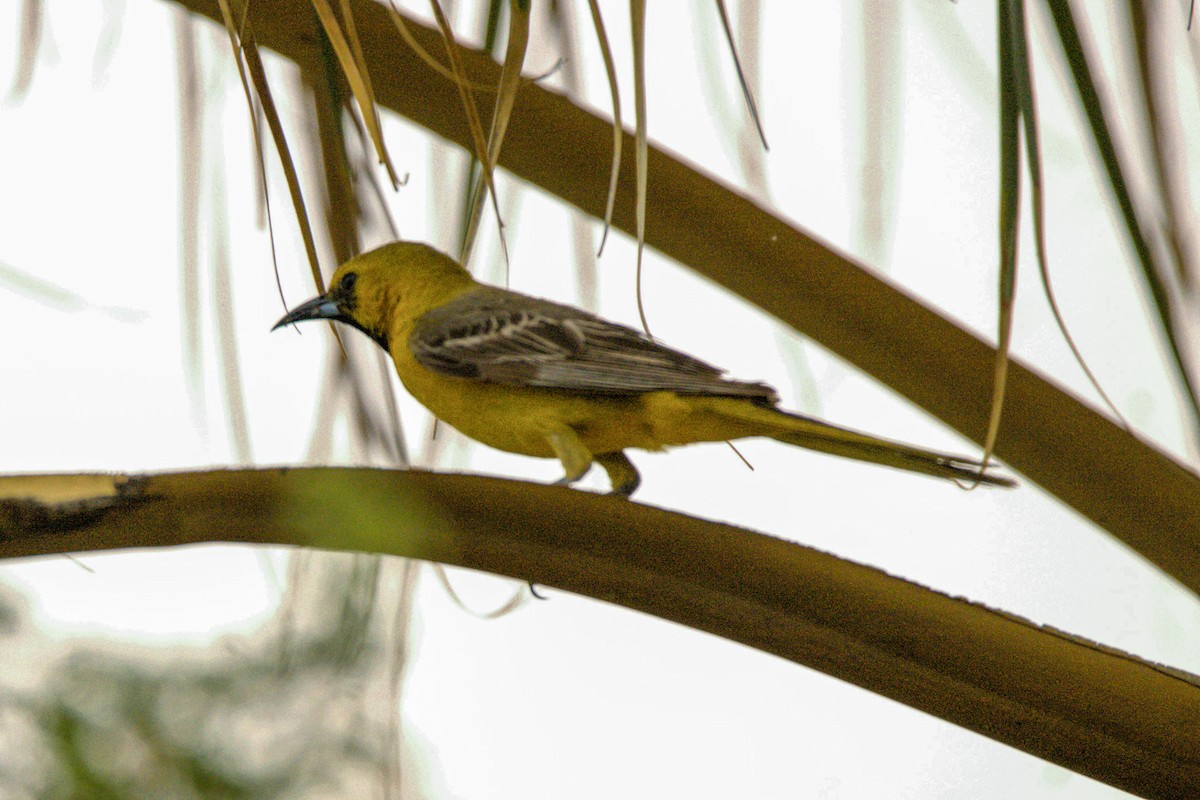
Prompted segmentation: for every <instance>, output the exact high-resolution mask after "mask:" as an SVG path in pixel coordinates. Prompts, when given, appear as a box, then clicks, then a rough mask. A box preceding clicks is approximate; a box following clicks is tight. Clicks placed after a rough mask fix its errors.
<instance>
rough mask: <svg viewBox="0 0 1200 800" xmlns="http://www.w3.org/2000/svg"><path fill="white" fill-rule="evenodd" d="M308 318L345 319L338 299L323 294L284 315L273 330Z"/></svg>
mask: <svg viewBox="0 0 1200 800" xmlns="http://www.w3.org/2000/svg"><path fill="white" fill-rule="evenodd" d="M308 319H344V317H343V315H342V312H341V311H340V310H338V304H337V301H336V300H333V299H330V297H329V295H327V294H323V295H320V296H318V297H314V298H313V299H312V300H309V301H307V302H304V303H301V304H300V305H298V306H296V307H295V308H293V309H292V310H291V311H289V312H288V313H287V314H285V315H284V316H283V319H281V320H279V322H276V323H275V325H274V327H272V328H271V330H273V331H274V330H278V329H279V328H282V327H283V326H284V325H291V324H293V323H296V322H303V321H305V320H308Z"/></svg>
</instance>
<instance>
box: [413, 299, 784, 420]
mask: <svg viewBox="0 0 1200 800" xmlns="http://www.w3.org/2000/svg"><path fill="white" fill-rule="evenodd" d="M408 344H409V347H410V348H411V349H412V353H413V355H414V356H415V357H416V359H417V361H419V362H420V363H421V364H423V365H424V366H426V367H428V368H429V369H431V370H434V371H435V372H440V373H443V374H446V375H455V376H458V377H464V378H475V379H477V380H483V381H490V382H493V383H505V384H511V385H518V386H540V387H547V388H553V389H568V390H576V391H585V392H593V393H598V394H618V395H620V394H638V393H641V392H653V391H660V390H671V391H675V392H679V393H680V394H697V395H716V396H728V397H749V398H755V399H760V400H763V401H765V402H768V403H774V402H775V401H776V400H777V395H776V393H775V390H774V389H772V388H771V387H770V386H767V385H766V384H762V383H746V382H741V381H732V380H729V379H727V378H724V377H723V371H722V370H720V369H717V368H716V367H713V366H711V365H709V364H706V363H704V362H703V361H700V360H699V359H696V358H692V357H691V356H689V355H687V354H685V353H681V352H679V351H678V350H672V349H671V348H669V347H664V346H663V345H661V344H658V343H657V342H655V341H653V340H651V339H649V338H647V337H645V336H643V335H642V334H641V333H639V332H638V331H635V330H633V329H632V328H627V327H625V326H623V325H617V324H615V323H612V322H608V321H606V320H603V319H601V318H600V317H597V316H595V315H593V314H589V313H587V312H586V311H581V310H580V309H577V308H572V307H570V306H564V305H559V304H558V303H551V302H550V301H548V300H540V299H537V298H534V297H528V296H525V295H521V294H517V293H515V292H508V291H504V290H502V289H496V288H493V287H486V286H483V287H478V288H475V289H472V290H471V291H469V292H466V293H465V294H463V295H460V296H459V297H457V298H456V299H454V300H452V301H450V302H449V303H446V304H444V305H442V306H439V307H438V308H435V309H433V310H431V311H429V312H427V313H426V314H425V315H423V316H422V317H421V318H420V319H419V320H418V321H417V324H416V328H415V329H414V331H413V333H412V335H411V336H410V337H409V341H408Z"/></svg>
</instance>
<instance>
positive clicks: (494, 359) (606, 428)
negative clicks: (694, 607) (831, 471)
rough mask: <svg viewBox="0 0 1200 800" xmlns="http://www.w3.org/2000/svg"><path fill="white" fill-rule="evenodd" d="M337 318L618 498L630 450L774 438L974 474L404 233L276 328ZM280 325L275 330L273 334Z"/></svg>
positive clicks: (528, 450)
mask: <svg viewBox="0 0 1200 800" xmlns="http://www.w3.org/2000/svg"><path fill="white" fill-rule="evenodd" d="M310 319H330V320H337V321H339V322H344V323H346V324H347V325H350V326H352V327H355V328H357V329H358V330H360V331H362V332H363V333H365V334H366V335H367V336H369V337H371V339H372V340H374V341H375V343H376V344H378V345H379V346H380V347H382V348H383V349H384V350H386V351H387V352H388V353H389V354H390V355H391V357H392V361H393V363H394V364H395V365H396V372H397V374H398V375H399V376H400V380H401V382H403V383H404V386H405V388H406V389H408V391H409V392H410V393H411V394H412V396H413V397H415V398H416V399H417V400H418V401H420V402H421V403H422V404H424V405H425V407H426V408H428V409H429V410H430V411H431V412H433V414H434V415H435V416H436V417H438V418H439V419H441V420H442V421H444V422H445V423H447V424H448V425H451V426H453V427H455V428H457V429H458V430H459V431H460V432H462V433H464V434H466V435H467V436H469V437H471V438H472V439H476V440H478V441H480V442H483V443H484V444H486V445H488V446H490V447H495V448H497V449H498V450H507V451H508V452H510V453H520V454H521V455H526V456H534V457H538V458H557V459H558V460H559V461H561V462H562V465H563V469H564V470H565V472H566V475H565V476H564V477H563V478H562V480H561V481H560V482H561V483H572V482H574V481H577V480H579V479H580V478H582V477H583V476H584V474H585V473H586V472H587V471H588V469H589V468H590V467H591V465H592V462H596V463H599V464H600V466H602V467H603V468H604V469H605V471H606V472H607V473H608V477H609V480H610V482H611V484H612V490H613V493H614V494H619V495H624V496H629V495H630V494H632V493H633V491H634V490H635V489H637V487H638V484H639V483H640V482H641V478H640V476H639V475H638V471H637V469H636V468H635V467H634V466H633V464H632V463H631V462H630V461H629V458H628V457H627V456H626V455H625V452H624V451H625V450H627V449H629V448H638V449H642V450H664V449H666V448H668V447H674V446H677V445H685V444H691V443H693V442H721V441H728V440H732V439H741V438H744V437H748V436H767V437H770V438H772V439H777V440H778V441H781V442H786V443H787V444H792V445H798V446H800V447H807V448H809V449H812V450H819V451H821V452H823V453H831V454H833V455H838V456H844V457H847V458H856V459H859V460H861V461H871V462H874V463H877V464H885V465H887V466H890V467H897V468H900V469H906V470H911V471H913V472H922V473H925V474H927V475H934V476H937V477H941V478H949V479H953V480H960V481H966V482H973V481H977V480H978V481H980V482H982V483H988V484H996V485H1002V486H1011V485H1013V481H1011V480H1010V479H1008V478H1004V477H999V476H996V475H988V474H984V475H980V473H979V467H980V465H979V462H978V461H974V460H972V459H969V458H961V457H958V456H953V455H945V454H942V453H937V452H934V451H931V450H924V449H921V448H918V447H911V446H909V445H905V444H899V443H897V442H890V441H887V440H886V439H879V438H876V437H874V436H868V435H866V434H863V433H857V432H855V431H852V430H847V429H845V428H840V427H837V426H834V425H830V424H828V423H825V422H821V421H820V420H816V419H813V418H811V417H805V416H802V415H800V414H793V413H791V412H788V411H783V410H781V409H779V408H777V406H776V404H777V403H778V395H777V394H776V392H775V390H774V389H772V388H771V387H770V386H767V385H766V384H763V383H750V382H743V381H734V380H730V379H728V378H725V377H724V376H723V370H720V369H717V368H716V367H712V366H710V365H708V364H706V363H704V362H703V361H700V360H698V359H695V358H692V357H691V356H689V355H686V354H684V353H681V352H679V351H678V350H672V349H670V348H669V347H664V346H663V345H661V344H659V343H658V342H656V341H653V340H651V339H649V338H647V337H646V336H643V335H642V334H641V333H639V332H638V331H635V330H633V329H632V328H627V327H625V326H623V325H617V324H615V323H612V322H608V321H607V320H604V319H601V318H600V317H597V316H596V315H594V314H589V313H588V312H586V311H581V310H580V309H577V308H572V307H571V306H566V305H560V304H558V303H552V302H550V301H548V300H542V299H539V298H536V297H530V296H528V295H523V294H518V293H517V292H510V291H507V290H505V289H500V288H497V287H495V286H488V285H486V284H482V283H479V282H478V281H476V280H475V279H474V278H472V277H471V275H470V273H468V272H467V271H466V270H465V269H463V268H462V266H461V265H459V264H458V262H456V261H454V260H453V259H452V258H450V257H449V256H447V255H445V254H443V253H440V252H438V251H437V250H434V249H433V248H432V247H429V246H428V245H424V244H420V243H417V242H393V243H392V244H388V245H384V246H383V247H380V248H378V249H376V250H372V251H371V252H369V253H364V254H362V255H360V256H358V257H356V258H353V259H351V260H350V261H347V262H346V263H345V264H343V265H342V266H340V267H339V268H338V270H337V272H335V273H334V275H333V278H332V279H331V280H330V289H329V291H327V292H326V293H325V294H323V295H321V296H320V297H315V298H313V299H312V300H309V301H308V302H306V303H303V304H302V305H300V306H297V307H296V308H295V309H293V310H292V311H291V312H290V313H288V314H287V315H286V316H284V317H283V319H281V320H279V322H277V323H276V324H275V328H279V327H281V326H283V325H290V324H292V323H295V322H301V321H304V320H310ZM275 328H272V330H274V329H275Z"/></svg>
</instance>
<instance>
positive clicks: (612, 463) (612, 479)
mask: <svg viewBox="0 0 1200 800" xmlns="http://www.w3.org/2000/svg"><path fill="white" fill-rule="evenodd" d="M596 463H597V464H599V465H600V466H602V467H604V471H605V472H607V473H608V481H609V483H611V484H612V493H613V494H615V495H619V496H620V497H629V496H630V495H631V494H633V493H634V492H636V491H637V488H638V486H639V485H641V483H642V476H641V475H639V474H638V471H637V467H635V466H634V465H633V462H632V461H630V460H629V457H628V456H627V455H625V453H623V452H622V451H620V450H617V451H616V452H613V453H600V454H599V455H597V456H596Z"/></svg>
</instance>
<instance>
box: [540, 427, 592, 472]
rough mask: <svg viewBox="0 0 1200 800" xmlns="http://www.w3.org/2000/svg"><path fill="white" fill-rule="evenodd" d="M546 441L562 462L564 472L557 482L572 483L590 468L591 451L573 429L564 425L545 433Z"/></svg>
mask: <svg viewBox="0 0 1200 800" xmlns="http://www.w3.org/2000/svg"><path fill="white" fill-rule="evenodd" d="M546 441H547V442H549V443H550V447H551V448H552V449H553V450H554V455H556V456H558V460H559V461H561V462H562V465H563V471H564V472H565V473H566V474H565V475H563V476H562V478H560V479H559V480H558V481H557V483H559V484H562V485H567V484H572V483H574V482H575V481H577V480H579V479H580V478H582V477H583V476H584V475H586V474H587V471H588V470H589V469H591V467H592V451H591V450H588V449H587V445H585V444H584V443H583V442H582V441H581V440H580V439H579V437H578V436H577V435H576V434H575V431H573V430H571V429H570V428H568V427H565V426H564V427H562V428H559V429H558V430H554V431H551V432H550V433H548V434H546Z"/></svg>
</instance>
